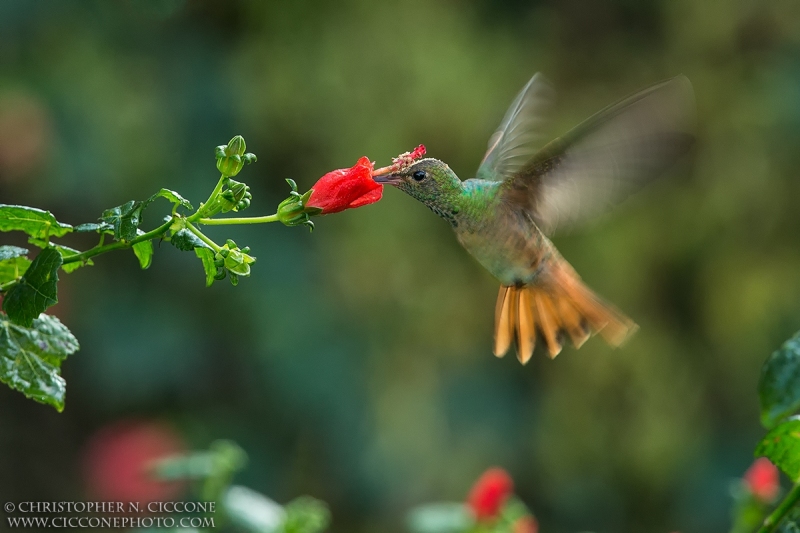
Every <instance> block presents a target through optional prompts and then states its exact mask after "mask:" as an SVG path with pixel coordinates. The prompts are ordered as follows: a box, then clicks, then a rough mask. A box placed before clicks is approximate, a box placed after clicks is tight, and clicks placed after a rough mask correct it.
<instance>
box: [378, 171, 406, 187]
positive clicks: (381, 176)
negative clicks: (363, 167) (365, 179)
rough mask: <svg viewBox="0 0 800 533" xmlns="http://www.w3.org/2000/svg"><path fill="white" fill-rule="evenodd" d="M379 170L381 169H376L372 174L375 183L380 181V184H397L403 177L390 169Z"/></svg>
mask: <svg viewBox="0 0 800 533" xmlns="http://www.w3.org/2000/svg"><path fill="white" fill-rule="evenodd" d="M381 170H382V169H378V170H377V172H376V173H375V174H373V175H372V179H373V180H375V182H376V183H380V184H381V185H397V184H398V183H400V180H402V179H403V176H402V175H400V174H396V173H394V172H390V171H387V172H384V173H381Z"/></svg>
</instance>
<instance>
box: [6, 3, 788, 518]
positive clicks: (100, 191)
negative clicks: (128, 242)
mask: <svg viewBox="0 0 800 533" xmlns="http://www.w3.org/2000/svg"><path fill="white" fill-rule="evenodd" d="M536 71H543V72H544V73H545V74H546V75H547V76H548V77H549V78H550V79H551V80H552V81H553V83H554V85H555V86H556V88H557V90H558V93H559V102H560V106H559V110H558V113H557V117H558V119H557V124H556V128H555V130H554V131H555V132H558V131H563V130H565V129H566V128H568V127H569V126H571V125H573V124H575V123H576V122H577V121H579V120H581V119H583V118H585V117H586V116H588V115H590V114H591V113H593V112H594V111H596V110H597V109H599V108H601V107H602V106H604V105H606V104H608V103H610V102H611V101H613V100H615V99H617V98H619V97H621V96H623V95H625V94H627V93H629V92H632V91H633V90H635V89H638V88H640V87H643V86H645V85H647V84H650V83H652V82H654V81H656V80H660V79H663V78H666V77H669V76H672V75H675V74H678V73H681V72H682V73H684V74H686V75H687V76H688V77H689V79H690V80H692V82H693V84H694V87H695V90H696V93H697V102H698V108H699V139H698V145H697V150H696V154H695V157H694V163H693V164H692V165H689V164H685V165H683V166H681V167H680V168H679V169H677V170H676V171H674V172H672V173H671V174H670V176H669V177H668V178H667V179H664V180H661V181H660V182H658V183H657V184H655V185H653V186H652V187H650V188H649V189H648V190H646V191H645V192H643V193H642V194H640V195H638V196H636V197H635V198H633V199H632V200H630V201H628V202H626V203H625V204H623V206H622V207H621V208H619V209H618V210H617V211H615V212H614V213H612V214H611V215H609V216H606V217H603V218H602V219H601V220H599V221H597V222H596V223H594V224H592V225H590V226H589V227H586V228H582V229H581V230H580V231H578V232H575V233H572V234H570V235H563V236H558V237H557V238H556V240H555V242H556V244H557V245H558V246H559V248H560V249H561V251H562V253H563V255H564V256H565V257H566V258H567V259H568V260H569V261H570V262H571V263H572V264H573V265H574V266H575V268H576V269H577V270H578V271H579V272H580V273H581V274H582V276H583V278H584V279H585V280H586V281H587V283H588V284H589V285H590V286H592V287H593V288H595V289H596V290H597V291H598V292H599V293H600V294H602V295H604V296H606V297H607V298H608V299H610V300H611V301H613V302H615V303H616V304H617V305H618V306H619V307H620V308H622V309H623V310H625V311H626V312H627V313H628V314H630V315H631V316H632V317H633V318H634V319H635V320H636V321H637V322H638V323H639V324H640V326H641V330H640V332H639V333H638V334H637V335H636V337H635V338H633V339H632V341H631V342H630V343H629V344H628V345H627V346H625V347H624V348H623V349H620V350H612V349H610V348H608V347H606V346H605V345H604V344H603V342H602V341H601V340H599V339H594V340H592V341H590V342H589V343H587V345H586V346H585V347H583V348H582V349H581V350H580V351H575V350H574V349H572V348H568V349H565V351H564V352H563V353H562V355H561V356H560V357H558V358H557V359H556V360H555V361H549V360H547V359H546V358H545V357H544V356H543V355H542V354H537V356H536V357H534V360H533V361H532V362H531V363H530V364H529V365H528V366H527V367H524V368H523V367H521V366H520V365H519V364H518V363H517V362H516V360H514V358H513V356H512V357H508V358H506V359H503V360H497V359H495V358H494V357H493V356H492V355H491V350H490V344H491V335H492V332H491V328H492V320H493V316H492V315H493V305H494V299H495V295H496V282H495V281H494V280H492V279H491V277H490V276H489V275H488V274H487V273H486V272H484V271H483V270H482V269H481V268H480V267H479V266H478V265H477V263H475V262H474V261H473V260H472V259H471V258H470V257H469V256H468V255H467V254H466V253H465V252H464V251H463V250H461V249H460V248H459V246H458V244H457V243H456V241H455V239H454V238H453V236H452V234H451V231H450V229H449V227H448V225H447V224H445V223H444V222H442V221H441V220H439V219H437V218H436V217H435V216H434V215H433V214H431V213H430V212H428V210H427V209H425V208H424V207H423V206H422V205H420V204H418V203H416V202H415V201H413V200H412V199H410V198H408V197H406V196H404V195H403V194H402V193H400V192H398V191H395V190H387V191H386V194H385V197H384V200H383V201H381V202H380V203H379V204H376V205H373V206H369V207H365V208H363V209H358V210H355V211H350V212H347V213H343V214H339V215H335V216H330V217H325V218H322V219H319V221H318V224H317V230H316V231H315V232H314V233H313V234H309V233H308V232H307V231H305V230H304V229H302V228H286V227H283V226H281V225H269V226H264V227H247V228H245V227H231V228H223V229H221V228H211V229H209V230H208V233H209V234H210V235H212V236H213V237H215V238H217V239H219V240H224V239H225V238H227V237H232V238H234V239H235V240H236V241H237V243H239V244H240V245H242V246H244V245H249V246H250V247H251V248H252V249H253V253H254V255H256V256H257V257H258V262H257V263H256V265H255V266H254V269H253V275H252V276H251V277H250V278H249V279H244V280H242V281H241V283H240V285H239V286H238V287H235V288H234V287H231V286H230V285H229V284H228V283H227V282H224V283H217V284H215V286H214V287H212V288H210V289H206V288H204V287H203V280H204V276H203V271H202V268H201V266H200V264H199V261H198V260H197V259H196V258H195V257H194V254H190V253H182V252H179V251H177V250H176V249H174V248H173V247H171V246H169V245H167V244H164V245H162V246H160V247H158V248H157V249H156V255H155V260H154V263H153V265H152V267H151V268H150V269H149V270H147V271H140V270H139V269H138V265H137V262H136V260H135V258H134V256H133V254H131V253H129V252H117V253H115V254H109V255H106V256H102V257H100V258H98V259H97V260H96V266H94V267H92V268H84V269H81V270H79V271H77V272H75V273H73V274H71V275H62V282H61V284H60V288H59V290H60V294H59V296H60V299H61V303H59V305H58V306H57V307H56V308H55V313H56V314H57V315H58V316H60V317H61V318H62V320H63V321H64V322H65V323H66V324H67V325H68V326H69V327H70V328H72V329H73V331H74V332H75V334H76V335H77V336H78V338H79V339H80V341H81V344H82V348H81V351H80V352H78V353H77V354H75V355H74V356H72V357H70V359H69V360H68V361H67V362H66V363H65V365H64V371H63V374H64V376H65V378H66V379H67V382H68V395H67V408H66V410H65V411H64V413H62V414H58V413H56V412H55V411H54V410H53V409H52V408H50V407H46V406H42V405H39V404H36V403H33V402H31V401H29V400H26V399H25V398H24V397H23V396H22V395H21V394H19V393H16V392H12V391H10V390H8V389H7V388H6V387H0V501H20V500H25V499H28V500H36V501H60V500H68V501H69V500H80V499H82V498H83V497H84V496H83V495H84V494H85V490H86V483H85V480H84V477H85V476H84V470H83V467H82V464H83V457H84V454H85V452H84V449H85V447H86V445H87V441H88V439H89V438H90V436H91V435H92V434H93V433H95V432H96V431H97V430H98V429H100V428H102V427H104V426H106V425H107V424H109V423H113V422H114V421H118V420H122V419H146V420H159V421H164V422H166V423H169V424H171V425H173V426H174V427H175V428H177V430H178V431H179V432H180V434H181V435H182V436H183V438H184V439H185V441H186V442H187V445H188V446H190V447H192V448H204V447H207V446H208V444H209V443H210V442H211V441H213V440H214V439H217V438H230V439H233V440H235V441H237V442H238V443H239V444H241V446H242V447H243V448H244V449H245V450H246V451H247V452H248V454H249V456H250V464H249V466H248V468H247V470H246V471H244V472H243V473H241V474H240V475H239V476H238V477H237V482H240V483H242V484H246V485H248V486H250V487H252V488H255V489H257V490H260V491H263V492H264V493H266V494H268V495H270V496H271V497H273V498H275V499H276V500H278V501H281V502H285V501H287V500H289V499H291V498H293V497H295V496H297V495H299V494H311V495H313V496H315V497H318V498H321V499H323V500H325V501H327V502H329V503H330V505H331V508H332V511H333V515H334V523H333V527H332V531H334V532H377V531H380V532H388V533H393V532H401V531H404V525H403V516H404V513H405V511H406V510H407V509H408V508H410V507H411V506H414V505H416V504H419V503H422V502H426V501H431V500H441V499H455V500H459V499H462V498H463V497H464V495H465V493H466V491H467V490H468V488H469V485H470V484H471V482H472V481H473V480H474V479H475V478H476V477H477V476H478V475H479V474H480V473H481V472H482V471H483V470H484V469H485V468H487V467H488V466H492V465H500V466H503V467H505V468H507V469H508V470H509V472H511V474H512V475H513V476H514V478H515V479H516V481H517V484H518V493H519V494H520V495H521V496H522V498H523V499H525V500H526V501H527V502H528V503H529V504H530V505H531V507H532V508H533V510H534V511H535V512H536V514H537V517H538V518H539V520H540V522H541V525H542V531H543V532H545V533H567V532H575V531H581V530H592V531H597V532H599V533H600V532H608V533H612V532H613V533H617V532H631V533H633V532H636V533H641V532H651V531H652V532H668V531H676V530H679V531H681V532H682V533H693V532H698V533H700V532H702V533H705V532H716V531H725V530H726V528H727V527H728V513H729V506H730V497H729V495H728V486H729V483H730V480H731V479H732V478H734V477H737V476H739V475H741V473H742V472H743V471H744V470H745V469H746V468H747V466H748V465H749V464H750V462H751V461H752V455H751V454H752V449H753V446H754V444H755V442H756V439H758V438H759V436H760V435H761V434H762V433H763V430H762V429H761V428H760V426H759V423H758V404H757V398H756V384H757V380H758V376H759V370H760V366H761V363H762V362H763V361H764V359H765V358H766V356H767V355H768V354H769V353H770V352H771V351H772V350H773V349H775V348H776V347H777V346H778V345H779V344H780V343H781V342H782V341H783V340H784V339H785V338H787V337H788V336H790V335H791V334H792V333H793V332H794V331H795V330H796V329H798V328H800V249H798V245H800V232H798V231H797V227H798V224H800V210H798V208H797V201H796V198H797V197H798V196H800V181H798V179H797V170H796V169H797V168H798V165H800V150H798V147H800V4H798V3H797V2H796V1H794V0H782V1H770V2H755V1H728V2H698V1H696V0H649V1H637V0H619V1H616V2H599V1H589V0H566V1H556V0H543V1H535V2H523V1H521V0H474V1H472V2H464V1H461V2H456V1H453V0H449V1H448V0H437V1H429V2H422V1H419V0H404V1H399V2H393V3H390V2H385V3H376V2H370V1H364V0H347V1H340V2H323V1H318V2H313V1H306V0H299V1H283V2H257V1H250V2H247V1H236V2H233V1H225V2H222V1H219V2H211V1H182V0H165V1H142V2H137V1H115V2H108V1H99V0H98V1H93V2H89V1H83V2H59V1H55V0H54V1H51V2H45V1H30V2H24V1H9V0H2V1H0V201H2V202H3V203H18V204H25V205H34V206H37V207H42V208H46V209H49V210H51V211H52V212H53V213H55V214H56V216H57V217H58V218H59V219H60V220H62V221H65V222H69V223H73V224H77V223H81V222H86V221H91V220H94V219H95V218H96V217H97V216H98V215H99V213H100V211H101V210H102V209H104V208H107V207H111V206H114V205H118V204H121V203H123V202H125V201H127V200H129V199H142V198H146V197H147V196H149V195H150V194H152V193H153V192H154V191H155V190H157V189H158V188H160V187H162V186H163V187H168V188H171V189H175V190H178V191H180V192H181V193H182V194H184V195H185V196H187V197H188V198H190V199H191V200H192V201H193V202H194V203H195V205H197V203H198V202H199V201H201V200H202V199H204V198H205V197H206V196H207V195H208V193H209V191H210V189H211V188H212V187H213V186H214V184H215V183H216V180H217V173H216V170H215V168H214V159H213V147H214V146H216V145H218V144H222V143H225V142H227V140H228V139H230V137H232V136H233V135H234V134H242V135H244V136H245V138H246V139H247V143H248V150H250V151H252V152H255V153H256V154H257V155H258V158H259V160H258V163H257V164H256V165H253V166H250V167H247V168H246V169H245V170H244V171H243V172H242V174H240V178H241V179H243V180H244V181H246V182H247V183H249V184H250V185H251V187H252V190H253V194H254V201H253V203H252V207H251V208H250V209H249V210H248V211H247V212H246V214H250V215H256V214H269V213H272V212H273V210H274V207H275V206H276V205H277V203H278V202H279V201H280V200H282V199H283V198H284V197H286V196H287V192H288V189H287V186H286V184H285V182H284V179H285V178H294V179H295V180H296V181H297V182H298V183H299V184H300V188H301V190H305V189H307V188H308V187H309V186H310V185H311V184H312V183H313V182H314V181H315V180H316V179H317V178H318V177H319V176H321V175H322V174H323V173H325V172H327V171H329V170H331V169H334V168H341V167H346V166H350V165H352V164H353V163H355V161H356V159H357V158H358V157H359V156H362V155H368V156H369V157H370V158H372V159H373V160H376V161H377V162H378V164H387V163H388V162H389V160H390V158H391V156H393V155H396V154H398V153H400V152H403V151H405V150H408V149H411V148H412V147H414V146H416V145H417V144H419V143H424V144H425V145H427V147H428V152H429V154H430V155H432V156H434V157H438V158H441V159H444V160H445V161H447V162H449V164H450V165H451V166H452V167H453V168H454V170H456V172H457V173H458V174H459V175H461V176H462V177H463V178H467V177H470V176H471V173H472V172H474V169H475V168H476V167H477V165H478V163H479V161H480V160H481V157H482V155H483V150H484V147H485V142H486V139H488V137H489V135H490V134H491V132H492V131H493V130H494V128H495V127H496V125H497V123H499V121H500V119H501V117H502V115H503V113H504V111H505V108H506V106H507V105H508V103H509V102H510V101H511V99H512V98H513V97H514V95H515V94H516V92H517V91H518V90H519V89H520V87H522V85H523V84H524V83H525V82H526V81H527V80H528V79H529V78H530V76H531V75H532V74H533V73H534V72H536ZM159 209H162V210H165V209H166V207H165V206H164V205H161V206H159V207H153V208H151V211H148V212H147V216H146V218H145V227H147V228H150V227H153V226H154V225H155V223H156V222H157V221H158V220H159V218H160V216H161V215H162V214H161V213H159V212H158V210H159ZM4 239H5V242H9V243H10V242H16V241H13V239H12V237H11V236H10V235H4ZM65 242H66V243H67V244H72V245H74V246H76V247H80V248H85V247H88V246H91V245H92V244H93V243H92V242H91V241H90V240H86V239H82V238H81V236H75V237H71V238H70V239H67V240H65Z"/></svg>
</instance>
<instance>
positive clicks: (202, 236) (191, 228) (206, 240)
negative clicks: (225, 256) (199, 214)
mask: <svg viewBox="0 0 800 533" xmlns="http://www.w3.org/2000/svg"><path fill="white" fill-rule="evenodd" d="M201 220H202V219H201ZM186 227H187V228H188V230H189V231H191V232H192V233H194V234H195V235H197V237H198V238H199V239H200V240H201V241H203V242H204V243H206V244H207V245H209V246H210V247H211V249H212V250H214V251H215V252H219V251H220V249H221V248H220V247H219V246H218V245H217V243H215V242H214V241H212V240H211V239H209V238H208V237H206V236H205V234H204V233H203V232H202V231H200V230H199V229H197V228H196V227H195V226H194V224H192V223H191V222H189V221H187V222H186Z"/></svg>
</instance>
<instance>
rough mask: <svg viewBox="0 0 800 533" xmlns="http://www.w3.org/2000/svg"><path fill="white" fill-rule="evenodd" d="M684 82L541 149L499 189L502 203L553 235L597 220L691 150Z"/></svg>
mask: <svg viewBox="0 0 800 533" xmlns="http://www.w3.org/2000/svg"><path fill="white" fill-rule="evenodd" d="M694 127H695V102H694V91H693V89H692V84H691V83H690V82H689V80H688V79H687V78H686V77H685V76H678V77H675V78H672V79H669V80H666V81H662V82H660V83H657V84H655V85H653V86H651V87H649V88H647V89H644V90H643V91H640V92H638V93H636V94H634V95H631V96H629V97H627V98H625V99H623V100H621V101H619V102H617V103H615V104H612V105H610V106H608V107H607V108H605V109H603V110H602V111H600V112H599V113H597V114H595V115H594V116H592V117H591V118H589V119H587V120H585V121H584V122H583V123H581V124H580V125H578V126H576V127H575V128H573V129H572V130H570V131H569V132H568V133H566V134H565V135H564V136H562V137H559V138H558V139H555V140H554V141H552V142H550V143H548V144H547V145H546V146H545V147H544V148H542V149H541V150H540V151H539V152H537V154H536V155H535V156H534V157H533V158H532V159H531V160H530V161H528V162H527V164H526V165H525V166H524V167H523V168H521V169H520V170H519V171H518V172H517V173H516V175H514V176H513V177H512V178H510V179H509V180H508V181H507V182H506V184H505V185H504V188H505V190H504V192H503V194H504V198H505V200H506V201H508V202H511V203H513V204H515V205H517V206H519V207H521V208H524V209H526V210H527V211H528V212H529V213H530V214H531V215H532V216H533V218H534V220H535V221H536V223H537V225H538V226H539V228H541V229H542V231H544V232H545V233H547V234H552V233H553V232H554V231H555V229H556V227H557V226H558V227H562V228H563V227H565V226H568V225H570V224H573V223H575V222H577V221H579V220H581V219H585V218H588V217H591V216H592V215H596V214H599V213H600V212H602V211H603V210H604V209H606V208H607V207H610V206H612V205H614V204H616V203H618V202H620V201H622V200H623V199H624V198H625V197H626V196H627V195H629V194H630V193H632V192H634V191H635V190H637V189H638V188H640V187H641V186H642V185H644V184H646V183H647V182H648V181H650V180H652V179H654V178H656V177H658V176H659V175H660V174H661V173H663V172H664V171H665V170H666V169H668V168H669V167H670V166H671V165H672V164H673V163H674V162H675V161H676V160H678V159H679V158H680V157H681V156H682V155H683V154H685V153H686V152H687V151H688V150H689V148H690V147H691V146H692V144H693V143H694Z"/></svg>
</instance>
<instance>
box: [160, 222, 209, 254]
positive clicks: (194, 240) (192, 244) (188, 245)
mask: <svg viewBox="0 0 800 533" xmlns="http://www.w3.org/2000/svg"><path fill="white" fill-rule="evenodd" d="M169 242H171V243H172V245H173V246H174V247H175V248H177V249H178V250H183V251H184V252H191V251H192V250H194V249H195V248H209V246H208V245H207V244H206V243H204V242H203V241H202V240H201V239H200V237H198V236H197V235H195V234H194V233H192V232H191V231H190V230H188V229H186V228H182V229H179V230H178V231H176V232H175V233H173V234H172V236H171V237H170V238H169ZM209 249H210V248H209Z"/></svg>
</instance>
